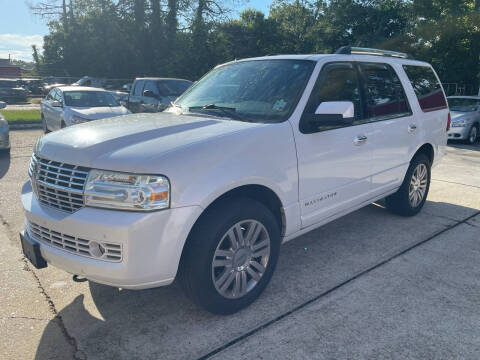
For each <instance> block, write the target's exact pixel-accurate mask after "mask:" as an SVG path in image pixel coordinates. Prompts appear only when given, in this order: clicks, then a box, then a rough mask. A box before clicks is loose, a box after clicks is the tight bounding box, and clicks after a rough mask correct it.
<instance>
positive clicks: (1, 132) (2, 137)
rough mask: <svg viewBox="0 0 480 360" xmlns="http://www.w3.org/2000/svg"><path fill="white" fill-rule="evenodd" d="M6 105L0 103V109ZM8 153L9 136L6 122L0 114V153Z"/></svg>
mask: <svg viewBox="0 0 480 360" xmlns="http://www.w3.org/2000/svg"><path fill="white" fill-rule="evenodd" d="M5 106H7V104H6V103H4V102H3V101H0V109H3V108H5ZM9 151H10V136H9V127H8V122H7V120H5V119H4V117H3V116H2V114H0V153H1V152H9Z"/></svg>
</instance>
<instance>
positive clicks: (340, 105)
mask: <svg viewBox="0 0 480 360" xmlns="http://www.w3.org/2000/svg"><path fill="white" fill-rule="evenodd" d="M354 120H355V106H354V105H353V102H351V101H324V102H322V103H321V104H320V105H318V107H317V110H315V115H314V116H313V117H312V121H313V122H314V123H315V124H316V125H319V126H321V125H327V126H329V125H331V126H335V125H351V124H352V123H353V121H354Z"/></svg>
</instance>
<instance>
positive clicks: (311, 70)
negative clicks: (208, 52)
mask: <svg viewBox="0 0 480 360" xmlns="http://www.w3.org/2000/svg"><path fill="white" fill-rule="evenodd" d="M260 61H274V62H305V63H310V64H311V65H312V67H311V69H310V73H309V74H308V76H305V80H304V82H303V84H302V86H301V88H300V91H299V92H298V94H297V96H296V98H295V99H294V105H293V106H292V107H291V109H290V111H289V112H288V113H287V114H285V117H284V118H283V119H281V120H276V121H272V120H269V119H265V121H264V122H267V123H269V124H281V123H283V122H285V121H288V120H289V119H290V117H291V116H292V114H293V113H294V112H295V110H296V109H297V107H298V104H299V102H300V99H301V98H302V96H303V94H304V93H305V89H306V87H307V85H308V82H309V81H310V79H311V78H312V74H313V72H314V70H315V67H316V65H317V63H318V61H316V60H308V59H268V58H266V59H255V60H240V61H231V62H228V63H225V64H221V65H217V66H215V67H214V68H212V69H211V70H210V71H208V72H207V73H205V74H204V75H203V76H202V77H201V78H200V79H198V81H196V82H195V83H193V85H192V86H190V87H189V88H188V89H187V91H185V92H184V93H183V94H182V95H181V96H179V97H178V98H177V99H176V100H175V102H173V103H172V104H171V105H170V106H172V107H175V108H177V109H178V108H180V109H183V107H182V105H180V104H178V103H177V102H178V101H180V100H181V99H182V98H183V97H185V96H187V95H188V94H189V93H190V92H191V91H193V89H195V87H196V86H197V85H198V84H200V83H201V81H202V80H203V78H205V77H206V76H207V75H209V74H210V73H211V72H212V71H215V70H217V69H220V68H225V67H228V66H233V65H238V64H239V63H248V62H260ZM187 113H188V112H185V113H184V112H183V111H182V112H181V114H182V115H184V114H187ZM230 119H232V120H236V121H243V122H251V123H256V124H260V123H263V122H261V121H257V120H256V119H251V118H250V117H248V115H247V116H245V119H233V118H230Z"/></svg>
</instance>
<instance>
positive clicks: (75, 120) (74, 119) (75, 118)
mask: <svg viewBox="0 0 480 360" xmlns="http://www.w3.org/2000/svg"><path fill="white" fill-rule="evenodd" d="M70 120H71V122H72V123H74V124H81V123H84V122H87V121H90V120H88V119H84V118H82V117H80V116H75V115H72V117H71V118H70Z"/></svg>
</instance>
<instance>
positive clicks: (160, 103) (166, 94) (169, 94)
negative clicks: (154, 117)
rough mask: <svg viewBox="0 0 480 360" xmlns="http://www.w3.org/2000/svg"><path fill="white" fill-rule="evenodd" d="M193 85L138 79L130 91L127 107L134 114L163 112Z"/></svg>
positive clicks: (159, 79)
mask: <svg viewBox="0 0 480 360" xmlns="http://www.w3.org/2000/svg"><path fill="white" fill-rule="evenodd" d="M192 84H193V83H192V82H191V81H188V80H183V79H168V78H137V79H135V81H134V82H133V85H132V89H131V90H130V96H129V99H128V103H127V107H128V109H129V110H130V111H131V112H133V113H139V112H159V111H163V110H165V109H166V108H167V106H168V105H169V104H170V102H172V101H174V100H175V99H176V98H177V97H179V96H180V95H181V94H183V93H184V92H185V90H187V89H188V88H189V87H190V86H191V85H192Z"/></svg>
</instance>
